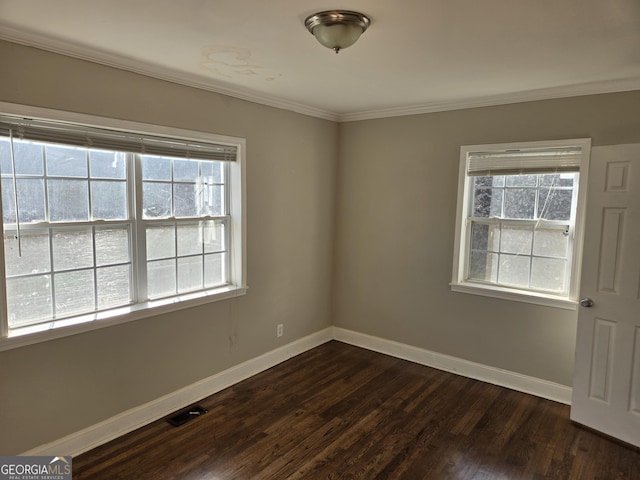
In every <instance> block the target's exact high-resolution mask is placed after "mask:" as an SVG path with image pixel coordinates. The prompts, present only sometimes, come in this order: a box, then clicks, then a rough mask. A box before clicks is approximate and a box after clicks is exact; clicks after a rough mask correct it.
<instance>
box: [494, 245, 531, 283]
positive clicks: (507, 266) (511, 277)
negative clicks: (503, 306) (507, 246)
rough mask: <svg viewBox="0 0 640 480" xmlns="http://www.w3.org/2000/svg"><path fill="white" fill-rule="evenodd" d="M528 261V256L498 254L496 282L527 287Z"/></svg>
mask: <svg viewBox="0 0 640 480" xmlns="http://www.w3.org/2000/svg"><path fill="white" fill-rule="evenodd" d="M503 234H504V233H503ZM530 261H531V257H529V256H520V255H504V254H503V255H500V271H499V276H498V282H499V283H501V284H503V285H513V286H516V287H525V288H528V287H529V265H530Z"/></svg>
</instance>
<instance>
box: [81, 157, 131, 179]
mask: <svg viewBox="0 0 640 480" xmlns="http://www.w3.org/2000/svg"><path fill="white" fill-rule="evenodd" d="M89 162H90V167H91V177H92V178H114V179H122V180H124V179H125V178H126V170H125V161H124V153H120V152H103V151H100V150H91V151H90V152H89Z"/></svg>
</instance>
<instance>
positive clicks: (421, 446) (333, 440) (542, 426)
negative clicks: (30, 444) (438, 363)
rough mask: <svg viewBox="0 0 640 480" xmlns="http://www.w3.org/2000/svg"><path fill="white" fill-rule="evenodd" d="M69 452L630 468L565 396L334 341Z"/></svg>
mask: <svg viewBox="0 0 640 480" xmlns="http://www.w3.org/2000/svg"><path fill="white" fill-rule="evenodd" d="M199 405H201V406H203V407H204V408H206V409H207V410H209V412H208V413H207V414H205V415H203V416H201V417H199V418H196V419H194V420H192V421H191V422H188V423H186V424H185V425H182V426H180V427H173V426H171V425H169V424H168V423H167V422H166V421H158V422H155V423H153V424H150V425H147V426H146V427H143V428H141V429H139V430H136V431H134V432H132V433H130V434H128V435H125V436H123V437H121V438H119V439H117V440H114V441H113V442H110V443H108V444H105V445H102V446H100V447H98V448H96V449H94V450H92V451H89V452H87V453H85V454H83V455H80V456H78V457H76V458H74V459H73V470H74V475H73V477H74V479H76V478H77V479H79V480H80V479H94V480H99V479H109V480H113V479H140V480H142V479H163V480H164V479H166V480H169V479H182V480H195V479H203V480H204V479H210V480H227V479H251V480H258V479H363V480H373V479H379V480H386V479H407V480H418V479H437V480H440V479H449V478H450V479H460V480H463V479H474V480H476V479H477V480H480V479H482V480H489V479H491V480H494V479H520V478H522V479H546V478H556V479H563V480H564V479H580V480H587V479H602V480H612V479H625V480H628V479H640V452H639V451H638V450H636V449H633V448H630V447H626V446H624V445H621V444H618V443H616V442H614V441H611V440H609V439H607V438H604V437H601V436H599V435H597V434H595V433H593V432H591V431H588V430H585V429H582V428H580V427H578V426H576V425H573V424H572V423H571V422H570V421H569V407H568V406H566V405H561V404H558V403H555V402H552V401H548V400H542V399H540V398H537V397H533V396H530V395H526V394H523V393H518V392H514V391H512V390H508V389H506V388H501V387H497V386H494V385H490V384H486V383H482V382H479V381H475V380H471V379H468V378H465V377H460V376H457V375H453V374H449V373H445V372H441V371H439V370H434V369H432V368H428V367H424V366H421V365H416V364H413V363H410V362H406V361H403V360H398V359H395V358H392V357H388V356H385V355H381V354H378V353H374V352H370V351H367V350H363V349H360V348H356V347H353V346H349V345H346V344H342V343H338V342H329V343H327V344H324V345H322V346H320V347H318V348H315V349H313V350H311V351H309V352H306V353H304V354H302V355H299V356H297V357H295V358H293V359H291V360H289V361H287V362H284V363H282V364H280V365H278V366H276V367H274V368H271V369H269V370H268V371H266V372H263V373H261V374H259V375H256V376H254V377H252V378H250V379H248V380H245V381H243V382H241V383H239V384H237V385H235V386H233V387H231V388H228V389H226V390H223V391H222V392H219V393H217V394H215V395H212V396H211V397H208V398H206V399H204V400H202V401H201V402H199Z"/></svg>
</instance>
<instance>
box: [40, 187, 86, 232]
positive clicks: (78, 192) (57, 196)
mask: <svg viewBox="0 0 640 480" xmlns="http://www.w3.org/2000/svg"><path fill="white" fill-rule="evenodd" d="M47 186H48V189H49V216H50V218H51V221H52V222H72V221H87V220H89V198H88V193H89V192H88V187H87V182H86V181H85V180H48V181H47Z"/></svg>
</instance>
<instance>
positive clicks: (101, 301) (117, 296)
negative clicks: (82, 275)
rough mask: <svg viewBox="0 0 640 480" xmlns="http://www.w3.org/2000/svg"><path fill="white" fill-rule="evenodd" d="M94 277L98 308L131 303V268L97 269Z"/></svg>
mask: <svg viewBox="0 0 640 480" xmlns="http://www.w3.org/2000/svg"><path fill="white" fill-rule="evenodd" d="M96 276H97V279H98V308H100V309H103V308H112V307H118V306H120V305H127V304H129V303H131V267H129V265H120V266H117V267H106V268H99V269H98V271H97V273H96Z"/></svg>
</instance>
